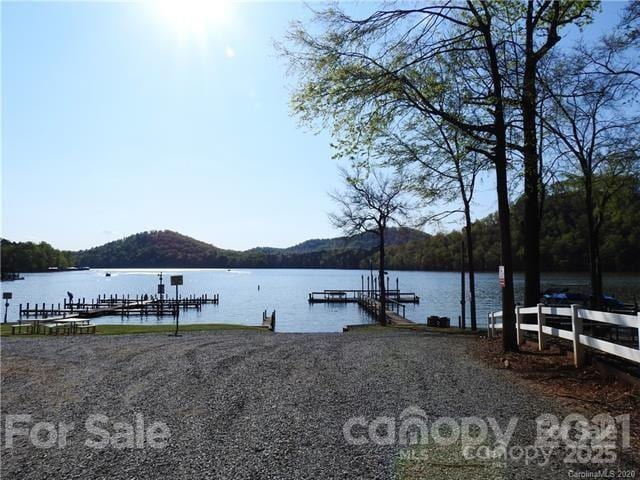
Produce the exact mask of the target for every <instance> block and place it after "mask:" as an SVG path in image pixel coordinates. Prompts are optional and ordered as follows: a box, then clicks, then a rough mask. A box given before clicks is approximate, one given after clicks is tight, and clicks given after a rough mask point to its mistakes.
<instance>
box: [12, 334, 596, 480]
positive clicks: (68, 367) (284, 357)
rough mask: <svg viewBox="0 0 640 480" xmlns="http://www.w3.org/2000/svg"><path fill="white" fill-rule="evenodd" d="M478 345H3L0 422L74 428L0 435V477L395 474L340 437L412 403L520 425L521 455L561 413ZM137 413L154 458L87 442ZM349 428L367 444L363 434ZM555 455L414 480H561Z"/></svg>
mask: <svg viewBox="0 0 640 480" xmlns="http://www.w3.org/2000/svg"><path fill="white" fill-rule="evenodd" d="M476 341H477V340H475V339H474V338H471V337H467V336H462V335H436V334H426V333H416V332H402V331H398V332H389V333H386V332H373V333H372V332H368V333H365V332H361V333H356V332H354V333H348V334H268V333H260V332H248V331H239V332H203V333H190V334H185V335H184V336H183V337H182V338H169V337H167V336H164V335H128V336H127V335H124V336H104V337H101V336H86V337H67V338H42V339H13V338H7V339H3V341H2V408H1V410H2V414H3V426H5V420H6V418H7V417H6V415H7V414H12V415H13V414H30V415H32V421H31V423H28V424H25V423H22V424H19V425H20V426H22V427H25V426H29V427H32V426H33V425H34V424H35V423H36V422H39V421H46V422H55V423H56V424H57V423H58V422H65V423H72V424H74V425H73V429H72V430H71V431H70V433H69V434H68V436H67V444H66V446H65V447H64V448H41V449H38V448H35V447H33V446H31V444H30V442H29V440H28V438H27V437H26V436H25V435H17V436H16V437H15V439H14V440H13V447H12V448H7V440H6V438H3V458H2V474H3V478H5V479H9V478H16V479H17V478H20V479H29V478H38V479H40V478H82V479H85V478H93V479H98V478H104V479H125V478H126V479H133V478H137V479H141V478H163V479H169V478H181V479H191V478H220V479H231V478H247V479H249V478H251V479H258V478H290V479H302V478H309V479H322V478H345V479H346V478H348V479H352V478H392V477H394V476H396V475H398V473H399V472H400V473H402V472H405V473H406V471H407V470H406V469H403V468H404V467H403V465H405V466H406V464H407V462H411V461H412V460H411V459H410V458H409V459H408V460H407V459H406V458H405V460H399V456H398V455H399V454H400V452H401V450H403V447H402V446H401V445H398V444H397V442H396V443H394V444H391V445H375V444H372V442H367V443H365V444H363V445H350V444H348V443H347V442H346V441H345V437H344V435H343V426H344V424H345V422H346V421H347V420H348V419H349V418H351V417H360V416H364V417H365V418H366V419H367V421H370V420H372V419H374V418H376V417H380V416H388V417H392V418H395V419H399V418H400V415H401V413H402V412H403V410H405V409H406V408H407V407H412V406H413V407H419V408H421V409H423V410H424V412H425V413H426V415H428V416H429V418H430V419H434V418H436V417H442V416H449V417H453V418H454V419H460V418H462V417H467V416H480V417H482V418H486V417H487V416H492V417H495V418H496V419H497V420H498V422H499V423H500V425H501V426H502V427H506V425H507V423H508V421H509V418H510V417H512V416H517V417H519V419H520V420H519V423H518V427H517V429H516V433H515V435H514V439H513V440H512V441H511V444H521V445H525V444H527V442H530V441H531V440H530V439H531V435H532V434H533V432H534V430H535V423H534V418H535V417H536V416H538V415H539V414H541V413H547V412H555V413H558V412H561V409H560V408H559V407H558V406H557V405H554V404H553V403H552V402H550V401H549V400H547V399H543V398H541V397H539V396H535V395H534V394H533V393H532V392H531V391H528V390H527V389H526V387H525V386H524V385H522V384H517V385H514V379H513V376H512V375H510V373H509V372H504V371H498V370H494V369H491V368H489V367H487V366H484V365H483V364H482V363H480V362H479V361H478V360H474V359H473V358H472V356H470V355H469V353H468V351H467V350H468V348H469V346H470V344H472V343H473V342H476ZM136 413H137V414H142V415H143V416H144V422H145V428H146V427H147V426H148V425H150V424H151V423H153V422H156V421H158V422H165V423H166V425H167V427H168V428H169V430H170V437H169V440H168V444H167V446H166V447H165V448H160V449H153V448H148V447H147V448H142V449H138V448H121V449H118V448H115V447H114V446H112V445H110V446H107V447H106V448H102V449H96V448H89V447H87V446H85V443H84V442H85V441H87V439H88V438H91V437H90V435H89V434H88V433H87V431H86V425H85V423H84V422H85V420H86V419H87V418H88V416H89V415H92V414H102V415H106V416H107V417H109V420H110V421H114V422H127V423H128V424H134V425H135V419H136V417H135V415H136ZM101 425H102V427H104V429H105V431H108V432H114V431H116V429H117V428H120V427H116V426H115V425H113V424H111V423H104V424H101ZM118 431H119V430H118ZM352 432H354V434H357V435H358V438H360V439H362V438H364V441H366V440H367V437H366V434H367V430H366V428H365V427H360V426H356V427H355V428H354V429H353V430H352ZM39 438H41V440H42V441H46V439H47V438H49V439H50V437H47V436H46V435H44V436H43V437H39ZM404 451H405V452H406V451H407V450H404ZM560 459H561V457H558V456H556V457H554V458H553V459H552V460H551V463H550V464H549V465H547V466H546V467H544V469H543V470H540V467H538V466H531V465H529V466H526V465H523V463H522V462H510V463H508V464H507V465H506V467H500V468H499V469H498V471H499V472H500V473H499V474H498V473H496V471H492V470H483V469H479V470H477V471H476V473H472V472H471V471H469V470H466V471H465V469H464V468H458V469H456V468H453V470H452V471H451V472H450V473H445V474H443V473H442V472H443V470H442V469H444V470H446V469H447V468H448V467H447V465H446V463H447V462H446V461H445V462H444V463H442V462H440V464H437V462H434V465H435V466H433V468H435V469H436V470H437V469H440V470H438V471H437V473H438V475H437V476H433V475H429V476H428V477H425V478H443V475H444V476H447V477H450V478H478V477H482V476H485V474H486V477H487V478H496V477H499V476H504V478H568V477H567V472H568V470H570V468H569V467H570V466H569V467H567V466H566V465H564V464H563V463H562V462H561V461H560ZM416 461H418V460H416ZM436 464H437V465H436ZM438 465H440V466H438ZM443 465H444V466H443ZM449 467H451V465H449ZM454 467H455V466H454ZM594 468H595V467H594ZM594 468H591V470H593V469H594ZM573 469H574V470H575V467H574V468H573ZM418 470H419V469H418ZM583 470H584V468H583ZM408 471H411V469H409V470H408ZM434 472H435V470H434V471H433V472H432V473H434ZM482 472H484V473H482ZM491 472H493V473H491ZM457 475H460V476H459V477H458V476H457Z"/></svg>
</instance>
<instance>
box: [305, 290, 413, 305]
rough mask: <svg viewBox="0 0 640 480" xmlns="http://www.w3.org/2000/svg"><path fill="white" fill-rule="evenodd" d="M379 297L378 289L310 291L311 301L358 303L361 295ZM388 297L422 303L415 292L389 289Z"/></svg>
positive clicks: (405, 301)
mask: <svg viewBox="0 0 640 480" xmlns="http://www.w3.org/2000/svg"><path fill="white" fill-rule="evenodd" d="M362 296H372V297H378V296H379V291H378V290H375V291H373V290H323V291H321V292H311V293H309V303H358V302H359V299H360V297H362ZM386 297H387V299H388V300H393V301H395V302H397V303H414V304H419V303H420V297H419V296H418V295H416V294H415V293H413V292H401V291H400V290H387V291H386Z"/></svg>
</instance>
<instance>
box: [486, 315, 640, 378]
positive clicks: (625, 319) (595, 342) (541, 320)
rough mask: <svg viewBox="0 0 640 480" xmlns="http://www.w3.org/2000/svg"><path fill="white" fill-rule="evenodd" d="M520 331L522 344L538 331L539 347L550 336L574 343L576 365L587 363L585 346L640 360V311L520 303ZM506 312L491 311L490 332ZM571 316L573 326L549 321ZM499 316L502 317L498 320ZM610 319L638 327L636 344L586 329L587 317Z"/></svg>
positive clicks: (592, 320)
mask: <svg viewBox="0 0 640 480" xmlns="http://www.w3.org/2000/svg"><path fill="white" fill-rule="evenodd" d="M515 314H516V334H517V339H518V345H521V344H522V343H523V342H524V335H523V332H525V331H529V332H537V334H538V349H539V350H544V349H545V348H546V339H547V337H559V338H563V339H565V340H569V341H570V342H572V343H573V358H574V364H575V365H576V367H579V366H581V365H582V364H583V363H584V352H585V347H589V348H592V349H594V350H598V351H600V352H605V353H608V354H610V355H614V356H616V357H620V358H624V359H625V360H630V361H632V362H636V363H640V313H638V314H637V315H625V314H622V313H610V312H600V311H597V310H589V309H586V308H581V307H580V306H579V305H571V307H547V306H544V305H542V304H539V305H537V306H535V307H526V308H525V307H516V310H515ZM524 315H536V319H537V322H536V323H524V322H523V317H524ZM502 316H503V315H502V312H501V311H499V312H492V313H490V314H489V319H488V330H489V336H490V337H493V336H495V334H496V330H499V329H502V328H503V324H502ZM548 316H549V317H555V318H563V317H564V318H566V317H568V318H570V319H571V324H570V326H571V330H566V329H563V328H557V327H552V326H548V325H547V317H548ZM498 320H499V321H498ZM585 320H587V321H591V322H599V323H606V324H608V325H615V326H617V327H624V328H630V329H632V331H634V330H635V334H636V335H633V334H632V339H635V340H634V341H635V342H636V345H635V347H627V346H624V345H620V344H618V343H613V342H609V341H607V340H603V339H600V338H595V337H593V336H590V335H586V334H585V333H584V331H583V327H584V321H585Z"/></svg>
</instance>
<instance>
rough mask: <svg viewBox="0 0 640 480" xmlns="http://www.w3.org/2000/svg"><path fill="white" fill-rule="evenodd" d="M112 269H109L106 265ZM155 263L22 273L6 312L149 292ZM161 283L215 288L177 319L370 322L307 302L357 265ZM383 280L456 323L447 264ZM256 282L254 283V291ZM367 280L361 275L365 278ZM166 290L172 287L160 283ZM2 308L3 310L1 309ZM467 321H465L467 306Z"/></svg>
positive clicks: (487, 307)
mask: <svg viewBox="0 0 640 480" xmlns="http://www.w3.org/2000/svg"><path fill="white" fill-rule="evenodd" d="M107 271H109V272H111V277H106V276H105V273H106V272H107ZM158 273H159V270H157V269H114V270H101V269H95V270H89V271H80V272H57V273H32V274H24V277H25V279H24V280H19V281H14V282H3V283H2V290H3V291H9V292H12V293H13V300H11V302H10V307H9V317H8V318H9V320H10V321H11V320H16V319H17V318H18V305H19V304H20V303H22V304H26V303H27V302H30V303H32V304H33V303H36V302H38V303H40V304H41V303H42V302H45V303H47V304H48V305H50V304H51V303H55V304H57V303H58V302H62V300H63V299H64V298H66V295H67V291H70V292H72V293H73V294H74V297H75V298H76V299H78V298H82V297H85V298H86V299H87V300H88V299H90V298H96V297H97V295H98V294H100V295H102V294H107V296H109V295H110V294H116V293H117V294H118V295H119V296H120V295H122V294H125V295H126V294H129V295H131V296H133V297H135V295H136V294H138V295H140V294H145V293H147V294H149V295H152V294H155V292H156V288H157V287H156V286H157V284H158V278H157V274H158ZM163 274H164V283H166V284H167V283H169V276H170V275H176V274H182V275H184V285H183V286H181V287H180V294H181V295H191V294H195V295H201V294H204V293H206V294H208V295H212V294H214V293H219V294H220V304H219V305H206V306H203V308H202V311H201V312H195V311H187V312H181V313H180V321H181V322H182V323H235V324H243V325H259V324H260V323H261V320H262V311H263V310H268V311H269V313H270V312H271V311H272V310H276V312H277V324H276V330H277V331H280V332H340V331H342V327H343V326H344V325H348V324H357V323H370V322H371V318H370V317H369V316H368V315H367V314H364V313H363V312H361V311H360V308H359V307H358V306H357V305H356V304H346V305H335V304H333V305H328V304H314V305H310V304H309V303H308V302H307V298H308V294H309V292H311V291H322V290H325V289H359V288H360V286H361V275H364V276H365V282H366V276H367V275H368V274H369V272H368V271H364V270H318V269H313V270H311V269H308V270H305V269H299V270H298V269H248V270H243V269H240V270H230V271H228V270H226V269H165V270H163ZM389 277H390V279H391V280H390V286H391V288H395V280H396V278H399V284H400V290H401V291H403V292H415V293H416V294H417V295H419V296H420V300H421V301H420V304H419V305H412V304H407V305H406V315H407V318H409V319H411V320H413V321H415V322H418V323H425V322H426V318H427V316H428V315H440V316H448V317H450V318H451V323H452V325H457V322H458V315H460V274H459V273H453V272H396V271H389ZM515 282H516V298H517V300H518V301H520V300H521V295H522V287H523V278H522V275H516V279H515ZM588 282H589V279H588V276H587V275H586V274H544V275H543V285H542V287H543V289H544V288H547V287H549V286H561V285H566V286H572V288H573V289H575V290H587V291H588ZM258 285H260V290H259V291H258ZM365 285H366V283H365ZM166 288H167V293H168V294H169V295H170V296H171V297H172V298H173V296H174V295H175V287H171V286H169V285H167V287H166ZM605 291H606V292H607V293H610V294H613V295H615V296H617V297H618V298H620V299H621V300H622V301H625V302H629V303H630V302H633V300H634V296H636V297H637V298H638V299H639V300H640V274H611V275H606V276H605ZM476 295H477V303H478V323H479V325H486V318H487V313H488V312H490V311H493V310H499V309H500V288H499V287H498V275H497V273H479V274H477V275H476ZM3 313H4V312H3ZM94 321H95V323H98V324H105V323H108V324H117V323H125V324H154V323H172V322H173V320H172V317H170V316H165V317H163V318H160V319H158V318H156V317H152V316H149V317H146V318H142V319H141V318H140V317H130V318H128V319H127V318H125V319H121V318H120V317H101V318H96V319H95V320H94ZM467 325H469V319H468V313H467Z"/></svg>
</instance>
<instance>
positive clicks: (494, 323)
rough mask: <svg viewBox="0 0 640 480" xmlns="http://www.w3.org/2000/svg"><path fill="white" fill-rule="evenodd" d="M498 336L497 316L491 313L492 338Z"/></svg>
mask: <svg viewBox="0 0 640 480" xmlns="http://www.w3.org/2000/svg"><path fill="white" fill-rule="evenodd" d="M495 336H496V314H495V312H491V338H493V337H495Z"/></svg>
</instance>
